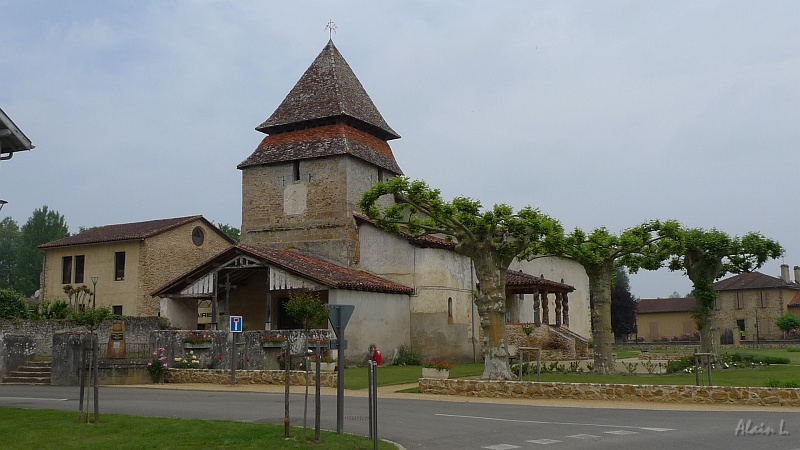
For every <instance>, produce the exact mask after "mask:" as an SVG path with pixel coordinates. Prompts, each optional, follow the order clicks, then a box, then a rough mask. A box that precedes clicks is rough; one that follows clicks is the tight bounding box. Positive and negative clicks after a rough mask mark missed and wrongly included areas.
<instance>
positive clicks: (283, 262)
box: [151, 244, 414, 296]
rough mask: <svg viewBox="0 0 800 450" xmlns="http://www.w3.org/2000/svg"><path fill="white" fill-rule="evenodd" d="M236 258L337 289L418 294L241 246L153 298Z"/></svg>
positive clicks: (298, 257) (306, 259) (317, 262)
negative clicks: (271, 267) (239, 257)
mask: <svg viewBox="0 0 800 450" xmlns="http://www.w3.org/2000/svg"><path fill="white" fill-rule="evenodd" d="M236 255H247V256H250V257H252V258H256V259H259V260H261V261H263V262H264V263H266V264H270V265H273V266H277V267H279V268H281V269H283V270H286V271H287V272H290V273H293V274H295V275H298V276H301V277H303V278H306V279H308V280H311V281H315V282H317V283H319V284H323V285H325V286H328V287H331V288H335V289H347V290H353V291H371V292H385V293H390V294H407V295H410V294H412V293H413V292H414V289H413V288H410V287H408V286H404V285H402V284H399V283H395V282H393V281H389V280H387V279H385V278H381V277H379V276H376V275H372V274H370V273H367V272H363V271H360V270H353V269H348V268H346V267H342V266H339V265H337V264H334V263H331V262H328V261H325V260H323V259H319V258H315V257H313V256H308V255H303V254H300V253H296V252H291V251H286V250H277V249H273V248H266V247H253V246H249V245H242V244H239V245H236V246H232V247H231V248H229V249H228V250H225V251H223V252H221V253H219V254H217V255H216V256H214V257H213V258H211V259H210V260H208V261H206V262H205V263H203V264H201V265H199V266H198V267H196V268H195V269H193V270H192V271H191V272H190V273H187V274H184V275H182V276H180V277H178V278H176V279H175V280H173V281H171V282H170V283H168V284H166V285H164V286H163V287H161V288H159V289H157V290H156V291H154V292H153V293H152V294H151V295H153V296H158V295H163V294H167V293H173V292H176V291H179V290H180V289H182V288H183V287H184V286H185V284H186V280H189V279H191V278H192V277H193V276H196V275H197V274H202V273H204V272H206V271H208V270H209V269H210V268H212V267H214V266H215V265H216V264H219V263H220V262H224V261H227V260H229V259H231V258H233V257H234V256H236Z"/></svg>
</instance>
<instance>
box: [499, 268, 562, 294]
mask: <svg viewBox="0 0 800 450" xmlns="http://www.w3.org/2000/svg"><path fill="white" fill-rule="evenodd" d="M519 288H548V289H549V290H550V292H572V291H574V290H575V288H574V287H573V286H570V285H568V284H564V283H559V282H556V281H551V280H548V279H546V278H544V277H536V276H533V275H529V274H527V273H525V272H522V271H516V270H509V271H507V272H506V289H511V290H512V291H514V290H518V289H519Z"/></svg>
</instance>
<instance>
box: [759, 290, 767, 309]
mask: <svg viewBox="0 0 800 450" xmlns="http://www.w3.org/2000/svg"><path fill="white" fill-rule="evenodd" d="M758 294H759V295H760V296H761V307H762V308H766V307H767V299H765V298H764V291H760V292H759V293H758Z"/></svg>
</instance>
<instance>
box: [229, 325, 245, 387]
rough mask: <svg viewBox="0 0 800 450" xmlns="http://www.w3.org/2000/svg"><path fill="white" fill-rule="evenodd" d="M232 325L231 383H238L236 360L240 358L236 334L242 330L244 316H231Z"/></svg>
mask: <svg viewBox="0 0 800 450" xmlns="http://www.w3.org/2000/svg"><path fill="white" fill-rule="evenodd" d="M230 318H231V325H230V330H231V333H233V346H232V347H231V385H234V384H236V361H237V360H238V359H239V358H238V356H239V355H238V351H237V350H236V336H237V335H238V334H239V333H241V332H242V328H243V325H244V321H243V320H242V316H230Z"/></svg>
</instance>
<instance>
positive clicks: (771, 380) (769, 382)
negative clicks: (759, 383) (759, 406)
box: [764, 378, 781, 388]
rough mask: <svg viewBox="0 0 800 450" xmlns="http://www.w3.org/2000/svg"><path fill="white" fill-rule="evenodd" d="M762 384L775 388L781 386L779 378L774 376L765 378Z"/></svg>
mask: <svg viewBox="0 0 800 450" xmlns="http://www.w3.org/2000/svg"><path fill="white" fill-rule="evenodd" d="M764 386H766V387H771V388H777V387H781V382H780V380H778V379H776V378H767V381H765V382H764Z"/></svg>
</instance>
